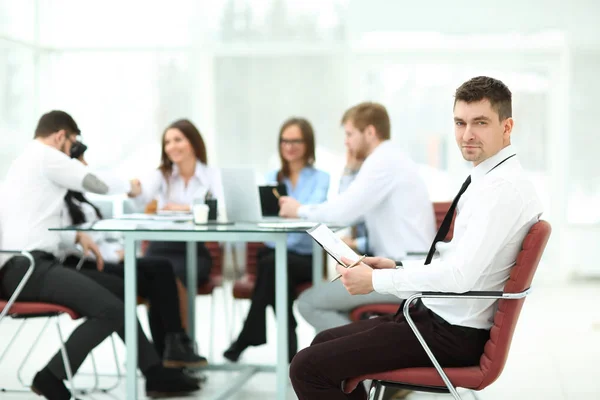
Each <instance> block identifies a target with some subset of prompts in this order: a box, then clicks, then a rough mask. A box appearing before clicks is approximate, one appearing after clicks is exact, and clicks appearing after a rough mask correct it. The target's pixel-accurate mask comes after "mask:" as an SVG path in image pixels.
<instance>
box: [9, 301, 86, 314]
mask: <svg viewBox="0 0 600 400" xmlns="http://www.w3.org/2000/svg"><path fill="white" fill-rule="evenodd" d="M7 303H8V302H7V301H5V300H0V310H4V307H6V304H7ZM61 313H65V314H68V315H69V316H70V317H71V318H72V319H79V318H81V316H80V315H79V314H77V313H76V312H75V311H73V310H71V309H70V308H67V307H63V306H59V305H56V304H49V303H36V302H26V301H24V302H16V303H14V304H13V305H12V307H11V308H10V310H9V311H8V315H11V316H13V317H17V316H23V317H26V316H31V317H34V316H48V315H53V314H61Z"/></svg>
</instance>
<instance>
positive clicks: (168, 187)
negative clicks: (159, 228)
mask: <svg viewBox="0 0 600 400" xmlns="http://www.w3.org/2000/svg"><path fill="white" fill-rule="evenodd" d="M140 181H141V183H142V194H141V195H139V196H138V197H136V198H135V202H136V203H137V204H138V205H139V206H142V207H143V206H145V205H146V204H148V203H150V202H151V201H152V200H154V199H156V200H157V202H158V209H159V210H160V209H162V208H163V207H164V206H166V205H167V204H168V203H176V204H185V205H188V206H190V210H191V209H192V206H193V204H194V201H198V200H200V201H201V202H203V201H204V198H205V196H206V194H207V193H208V192H209V191H210V193H211V194H212V197H213V198H216V199H217V209H218V214H219V215H223V212H222V210H223V207H224V206H225V203H224V200H223V184H222V183H221V173H220V171H219V169H218V168H212V167H209V166H207V165H206V164H202V163H201V162H200V161H197V162H196V170H195V172H194V176H192V178H191V179H190V180H189V181H188V183H187V185H186V183H185V181H184V179H183V177H182V176H181V175H180V174H179V168H177V165H173V171H171V175H170V176H169V179H168V180H167V179H165V177H164V175H163V174H162V172H161V171H159V170H155V171H152V173H151V174H149V175H148V176H147V177H145V178H142V179H141V180H140Z"/></svg>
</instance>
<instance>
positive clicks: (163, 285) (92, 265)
mask: <svg viewBox="0 0 600 400" xmlns="http://www.w3.org/2000/svg"><path fill="white" fill-rule="evenodd" d="M78 262H79V258H78V257H73V256H69V257H67V259H66V260H65V261H64V265H65V266H67V267H72V268H75V267H76V266H77V263H78ZM136 266H137V293H138V296H140V297H143V298H145V299H147V300H148V301H149V303H150V307H149V309H148V322H149V324H150V331H151V333H152V339H153V341H154V347H155V348H156V351H157V352H158V354H159V355H161V356H162V355H163V353H164V350H165V337H166V334H167V333H177V332H183V327H182V323H181V314H180V311H179V294H178V293H177V283H176V281H175V274H174V273H173V268H172V267H171V263H169V260H167V259H164V258H159V257H143V258H138V259H137V260H136ZM81 272H82V273H83V274H86V275H88V276H89V277H90V278H92V279H93V280H95V281H96V282H98V283H100V284H101V285H102V286H104V287H106V288H107V289H109V290H110V291H111V292H112V293H114V294H115V295H116V296H117V297H119V298H120V299H121V300H124V295H125V293H124V291H123V285H122V283H121V284H120V285H119V287H108V286H106V284H107V283H108V282H106V279H102V278H103V276H102V273H99V272H98V271H97V270H96V262H95V261H84V262H83V264H82V266H81ZM90 272H91V274H90ZM104 272H105V273H106V274H109V275H111V276H117V277H119V278H120V279H121V280H123V279H124V278H125V270H124V265H123V263H120V264H113V263H105V264H104ZM109 281H112V279H110V280H109Z"/></svg>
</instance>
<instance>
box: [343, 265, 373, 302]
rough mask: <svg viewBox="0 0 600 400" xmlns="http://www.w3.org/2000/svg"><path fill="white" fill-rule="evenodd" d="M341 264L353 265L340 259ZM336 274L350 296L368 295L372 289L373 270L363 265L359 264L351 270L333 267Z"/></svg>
mask: <svg viewBox="0 0 600 400" xmlns="http://www.w3.org/2000/svg"><path fill="white" fill-rule="evenodd" d="M342 262H344V263H346V265H351V264H353V262H352V260H350V259H348V258H345V257H342ZM335 269H336V270H337V272H338V274H340V275H342V277H341V280H342V285H344V287H345V288H346V290H347V291H348V293H350V294H369V293H371V292H372V291H373V290H374V289H373V269H372V268H371V267H369V266H368V265H367V264H365V263H362V262H361V263H360V264H358V265H356V266H354V267H352V268H345V267H344V266H342V265H339V264H338V265H337V266H336V267H335Z"/></svg>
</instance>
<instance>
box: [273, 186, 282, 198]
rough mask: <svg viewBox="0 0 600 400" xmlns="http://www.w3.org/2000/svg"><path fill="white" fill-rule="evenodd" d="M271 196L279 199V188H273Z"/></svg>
mask: <svg viewBox="0 0 600 400" xmlns="http://www.w3.org/2000/svg"><path fill="white" fill-rule="evenodd" d="M273 196H275V198H276V199H277V200H279V198H280V197H281V195H280V194H279V190H277V188H273Z"/></svg>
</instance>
